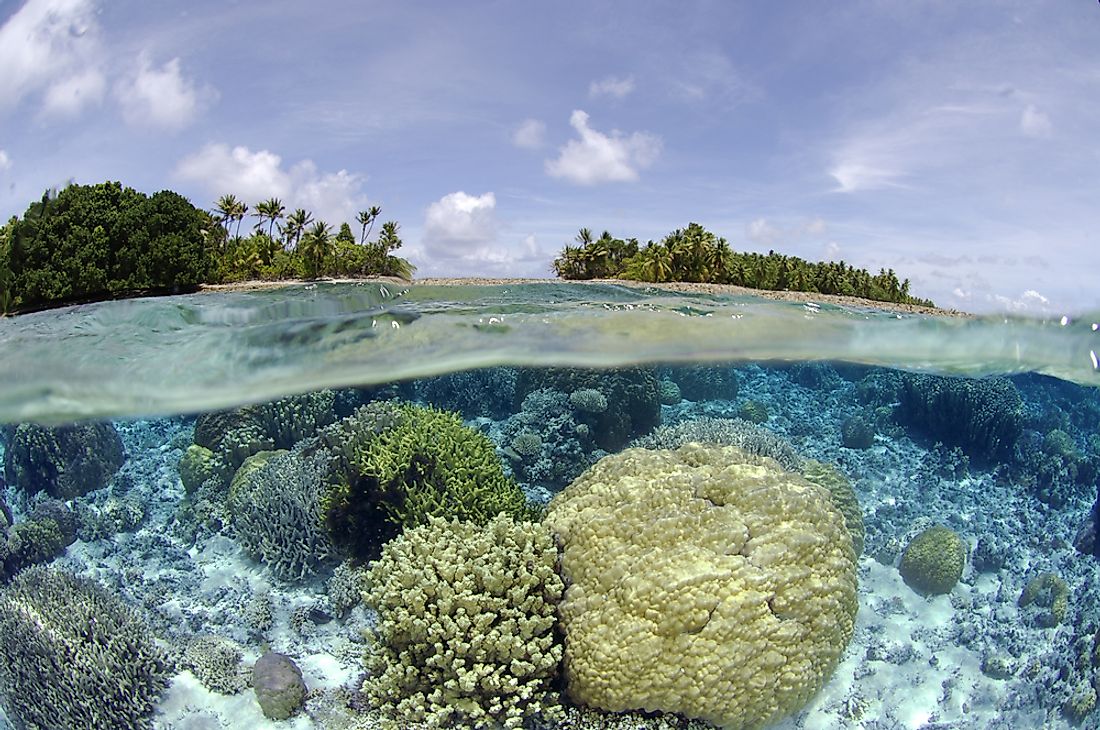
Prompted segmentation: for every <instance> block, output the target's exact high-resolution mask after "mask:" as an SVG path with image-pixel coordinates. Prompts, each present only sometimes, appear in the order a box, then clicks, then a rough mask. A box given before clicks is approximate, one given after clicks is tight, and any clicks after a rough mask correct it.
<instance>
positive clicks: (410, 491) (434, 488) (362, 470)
mask: <svg viewBox="0 0 1100 730" xmlns="http://www.w3.org/2000/svg"><path fill="white" fill-rule="evenodd" d="M397 408H398V410H397V412H396V414H395V415H396V422H395V423H393V424H392V425H391V426H390V427H388V428H385V429H383V430H381V431H380V432H378V433H377V434H375V435H374V436H373V437H372V438H369V439H366V440H365V442H364V443H362V444H360V445H359V447H358V449H357V450H356V453H355V455H354V457H353V462H352V468H353V470H354V471H355V474H356V475H357V476H358V480H357V481H358V485H357V487H353V486H352V485H348V486H347V488H345V489H343V490H337V491H336V492H335V493H334V495H333V497H332V500H331V502H330V505H331V510H330V513H331V512H333V511H336V512H338V511H340V510H341V509H342V506H343V505H346V504H349V503H352V502H354V501H355V500H357V499H360V498H361V497H362V494H361V491H362V488H363V487H367V488H369V489H371V490H372V491H374V492H376V493H377V494H378V495H380V497H381V504H382V508H383V510H384V512H385V514H386V516H387V518H388V519H389V520H390V521H391V522H393V523H395V524H397V525H400V526H403V527H413V526H416V525H421V524H424V523H425V522H427V520H428V518H429V517H445V518H451V517H457V518H458V519H461V520H469V521H472V522H476V523H478V524H485V523H486V522H488V521H489V520H490V519H491V518H493V517H494V516H496V515H497V513H499V512H505V513H507V514H509V515H511V516H513V517H516V518H523V517H525V516H529V515H530V514H531V512H530V508H529V507H528V506H527V501H526V498H525V497H524V494H523V490H521V489H520V488H519V486H518V485H517V484H516V483H515V482H514V481H513V480H512V479H510V478H509V477H507V476H506V475H505V474H504V469H503V468H502V466H501V463H500V459H499V458H498V457H497V455H496V449H495V448H494V446H493V443H492V442H491V441H490V440H489V439H488V438H487V437H486V436H485V435H484V434H482V433H480V432H478V431H475V430H474V429H471V428H468V427H467V426H466V425H464V424H463V423H462V419H461V418H460V417H459V416H458V415H457V414H455V413H449V412H447V411H438V410H435V409H434V408H428V407H424V406H418V405H413V404H406V405H402V406H398V407H397Z"/></svg>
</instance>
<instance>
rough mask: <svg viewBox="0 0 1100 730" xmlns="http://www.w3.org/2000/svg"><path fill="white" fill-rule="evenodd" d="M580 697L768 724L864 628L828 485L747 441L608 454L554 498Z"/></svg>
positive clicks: (816, 681) (550, 516) (565, 624)
mask: <svg viewBox="0 0 1100 730" xmlns="http://www.w3.org/2000/svg"><path fill="white" fill-rule="evenodd" d="M545 521H546V524H547V525H548V526H549V527H550V528H551V529H552V530H553V531H554V533H555V534H556V536H557V538H558V541H559V543H560V544H561V545H562V549H563V553H562V558H561V566H562V572H563V574H564V577H565V580H566V583H567V585H568V588H567V590H566V593H565V597H564V599H563V601H562V603H561V606H560V609H559V612H560V616H561V622H562V628H563V630H564V632H565V637H566V651H565V663H564V666H565V677H566V681H567V688H568V691H569V694H570V696H571V697H572V698H573V699H574V700H575V701H577V702H580V703H584V704H588V705H592V706H594V707H598V708H601V709H605V710H609V711H613V712H620V711H623V710H629V709H640V710H645V711H662V712H676V713H680V714H682V715H684V716H686V717H690V718H697V719H702V720H706V721H708V722H712V723H715V724H717V725H721V726H723V727H726V728H752V727H761V726H764V725H767V724H768V723H770V722H773V721H775V720H777V719H779V718H781V717H783V716H785V715H787V714H789V713H791V712H794V711H796V710H798V709H799V708H801V707H802V706H803V705H804V704H805V703H806V702H807V701H808V700H809V699H810V698H811V697H812V696H813V695H814V693H816V692H817V691H818V689H820V687H821V686H822V685H823V684H824V682H825V680H826V679H827V678H828V676H829V675H830V673H831V672H832V671H833V669H834V668H835V666H836V664H837V662H838V661H839V659H840V656H841V654H842V653H843V651H844V649H845V647H846V646H847V644H848V641H849V639H850V638H851V636H852V632H853V627H854V621H855V613H856V605H857V597H856V556H855V552H854V550H853V547H852V540H851V537H850V535H849V533H848V529H847V527H846V525H845V521H844V516H843V515H842V514H841V512H840V511H839V510H838V509H837V508H836V507H835V506H834V504H833V502H832V500H831V498H830V495H829V494H828V492H827V490H826V489H824V488H823V487H821V486H819V485H817V484H814V483H812V482H810V481H807V480H806V479H805V478H803V477H802V476H800V475H798V474H795V473H792V472H789V471H786V470H784V469H782V468H781V467H780V466H779V465H778V464H777V463H776V462H774V461H772V460H770V459H766V458H762V457H758V456H754V455H752V454H748V453H746V452H744V451H742V450H740V449H737V448H735V447H728V446H726V447H722V446H704V445H701V444H687V445H684V446H682V447H680V448H679V449H677V450H675V451H669V450H646V449H628V450H626V451H624V452H622V453H620V454H615V455H613V456H608V457H605V458H604V459H602V460H601V461H600V462H598V463H597V464H596V465H595V466H593V467H592V468H591V469H589V470H588V471H586V472H585V473H584V474H582V475H581V476H580V477H579V478H578V479H577V480H576V481H574V482H573V484H571V485H570V486H568V487H566V489H565V490H564V491H563V492H562V493H561V494H559V495H558V496H557V497H555V498H554V499H553V500H552V501H551V503H550V506H549V508H548V511H547V514H546V517H545Z"/></svg>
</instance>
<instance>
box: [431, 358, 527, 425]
mask: <svg viewBox="0 0 1100 730" xmlns="http://www.w3.org/2000/svg"><path fill="white" fill-rule="evenodd" d="M415 385H416V397H417V398H419V399H420V400H422V401H424V402H425V403H429V404H431V405H433V406H435V407H436V408H439V409H440V410H445V411H457V412H459V413H461V414H462V417H463V418H478V417H489V418H495V419H503V418H506V417H507V416H508V412H509V411H510V410H511V407H512V401H513V399H514V398H515V393H516V370H515V368H487V369H484V370H465V371H463V372H460V373H449V374H447V375H441V376H439V377H436V378H425V379H423V380H417V381H416V383H415Z"/></svg>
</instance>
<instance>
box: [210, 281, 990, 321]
mask: <svg viewBox="0 0 1100 730" xmlns="http://www.w3.org/2000/svg"><path fill="white" fill-rule="evenodd" d="M363 282H382V283H386V284H395V285H402V286H463V285H465V286H515V285H520V284H605V285H606V284H611V285H614V286H626V287H632V288H654V287H655V288H658V289H667V290H669V291H676V292H685V293H691V294H719V295H727V296H757V297H762V298H764V299H771V300H773V301H783V302H799V303H805V302H824V303H828V304H835V305H837V306H841V307H859V308H861V309H876V310H880V311H885V312H894V313H897V314H927V315H933V316H938V317H962V318H970V317H974V316H975V315H974V314H971V313H969V312H962V311H959V310H957V309H941V308H939V307H925V306H921V305H916V304H900V303H897V302H879V301H875V300H873V299H861V298H859V297H851V296H844V295H841V294H818V293H816V292H800V291H775V290H772V289H750V288H749V287H744V286H736V285H734V284H704V283H696V282H686V281H667V282H663V283H660V284H650V283H648V282H644V281H631V280H627V279H576V280H567V279H535V278H522V277H515V278H494V277H482V276H468V277H457V276H455V277H434V276H433V277H425V278H423V279H413V280H412V281H404V280H402V279H396V278H388V277H364V278H356V279H347V278H344V279H312V280H306V279H280V280H277V281H265V280H262V279H256V280H250V281H239V282H233V283H231V284H203V285H201V286H200V287H199V291H200V292H203V291H230V292H232V291H265V290H268V289H279V288H282V287H287V286H306V285H309V284H358V283H363Z"/></svg>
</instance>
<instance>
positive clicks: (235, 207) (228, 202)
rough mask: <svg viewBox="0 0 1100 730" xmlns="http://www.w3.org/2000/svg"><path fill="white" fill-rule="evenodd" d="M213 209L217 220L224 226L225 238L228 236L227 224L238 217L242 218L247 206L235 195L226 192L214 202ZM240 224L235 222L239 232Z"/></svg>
mask: <svg viewBox="0 0 1100 730" xmlns="http://www.w3.org/2000/svg"><path fill="white" fill-rule="evenodd" d="M214 210H215V211H216V213H217V220H218V222H219V223H221V224H222V225H223V226H225V235H226V238H228V237H229V224H230V223H232V222H233V221H235V220H238V218H244V214H245V212H246V211H247V210H248V206H247V205H245V204H244V203H242V202H241V201H240V200H237V196H236V195H233V194H232V193H227V194H225V195H223V196H221V197H220V198H218V202H217V203H215V204H214ZM240 228H241V227H240V224H239V223H238V224H237V231H238V233H239V232H240Z"/></svg>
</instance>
